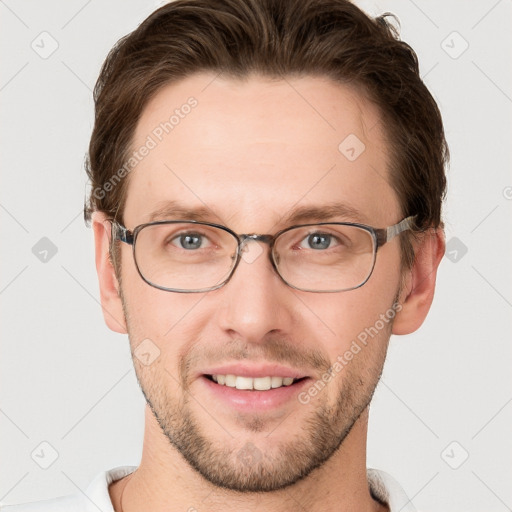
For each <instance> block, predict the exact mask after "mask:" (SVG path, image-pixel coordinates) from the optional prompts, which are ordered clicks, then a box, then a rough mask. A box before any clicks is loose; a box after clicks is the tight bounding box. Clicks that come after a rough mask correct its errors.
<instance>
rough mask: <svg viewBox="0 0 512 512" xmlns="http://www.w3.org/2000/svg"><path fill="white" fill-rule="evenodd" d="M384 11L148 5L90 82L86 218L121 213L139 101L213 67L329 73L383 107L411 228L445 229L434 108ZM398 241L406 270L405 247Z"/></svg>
mask: <svg viewBox="0 0 512 512" xmlns="http://www.w3.org/2000/svg"><path fill="white" fill-rule="evenodd" d="M389 16H390V15H389V14H384V15H382V16H379V17H377V18H375V19H373V18H371V17H369V16H368V15H367V14H365V13H364V12H363V11H362V10H361V9H359V8H358V7H356V6H355V5H354V4H352V3H351V2H350V1H348V0H294V1H288V0H175V1H173V2H170V3H168V4H166V5H164V6H163V7H161V8H159V9H158V10H156V11H155V12H154V13H153V14H151V15H150V16H149V17H148V18H147V19H146V20H145V21H144V22H143V23H142V24H141V25H140V26H139V27H138V28H137V29H136V30H135V31H133V32H132V33H130V34H128V35H127V36H125V37H123V38H122V39H121V40H119V41H118V42H117V44H116V45H115V46H114V48H113V49H112V50H111V51H110V53H109V55H108V56H107V59H106V60H105V63H104V64H103V67H102V69H101V73H100V76H99V78H98V81H97V83H96V87H95V89H94V100H95V105H96V116H95V124H94V129H93V132H92V136H91V141H90V146H89V154H88V157H87V159H86V170H87V174H88V176H89V179H90V182H91V186H92V191H91V194H90V196H89V198H88V201H87V203H86V205H85V208H84V214H85V219H86V220H90V216H91V213H92V212H93V211H95V210H99V211H103V212H105V213H107V214H108V215H109V216H111V217H112V218H114V217H115V218H116V219H118V220H120V221H122V217H123V209H124V204H125V194H126V189H127V185H128V179H129V175H128V174H127V173H126V172H123V173H122V178H123V179H120V177H121V174H120V173H119V172H118V171H119V170H120V169H124V170H125V171H126V168H125V167H124V166H125V162H126V160H127V158H128V157H129V152H130V149H131V143H132V139H133V135H134V132H135V129H136V125H137V122H138V120H139V118H140V117H141V114H142V112H143V110H144V107H145V106H146V105H147V103H148V101H149V100H150V99H151V98H152V97H153V96H154V95H155V94H156V93H157V92H158V91H159V90H160V89H161V88H162V87H163V86H164V85H168V84H170V83H172V82H176V81H178V80H179V79H182V78H185V77H187V76H189V75H191V74H193V73H195V72H201V71H213V72H216V73H223V74H224V75H227V76H228V77H233V78H243V77H247V76H248V75H249V74H250V73H258V74H261V75H263V76H268V77H273V78H279V77H282V76H306V75H315V76H326V77H329V78H331V79H333V80H334V81H337V82H339V83H342V84H351V85H354V86H355V87H357V88H358V90H360V91H361V92H363V93H364V94H366V96H367V97H368V98H369V99H371V100H372V101H373V102H375V103H376V104H377V105H378V107H379V109H380V112H381V115H382V119H383V122H384V126H385V133H386V135H387V138H388V139H389V140H388V143H389V145H390V146H389V147H390V151H389V154H390V159H391V162H390V169H389V172H390V185H391V186H392V187H393V189H394V190H395V191H396V193H397V196H398V199H399V203H400V207H401V210H402V214H403V216H408V215H417V219H416V232H421V231H424V230H426V229H428V228H431V227H434V228H437V227H439V226H442V221H441V207H442V201H443V199H444V195H445V188H446V177H445V165H446V163H447V162H448V157H449V152H448V146H447V143H446V140H445V136H444V130H443V123H442V119H441V114H440V112H439V109H438V107H437V104H436V102H435V100H434V98H433V97H432V95H431V94H430V92H429V91H428V89H427V87H426V86H425V84H424V83H423V81H422V80H421V77H420V74H419V68H418V60H417V56H416V53H415V52H414V51H413V49H412V48H411V47H410V46H409V45H408V44H406V43H405V42H403V41H400V40H399V37H398V34H397V31H396V29H395V28H394V26H393V25H392V24H390V23H389V22H388V18H389ZM116 172H117V173H118V174H117V175H116ZM125 175H126V177H125ZM116 180H117V181H119V184H117V182H116ZM402 242H404V243H403V244H402V247H403V249H404V250H403V251H402V264H403V265H404V266H405V267H410V266H411V265H412V262H413V261H414V251H412V246H411V244H410V242H409V239H408V238H407V237H403V238H402Z"/></svg>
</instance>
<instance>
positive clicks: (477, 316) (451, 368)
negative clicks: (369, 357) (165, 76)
mask: <svg viewBox="0 0 512 512" xmlns="http://www.w3.org/2000/svg"><path fill="white" fill-rule="evenodd" d="M358 3H359V4H360V5H361V6H362V7H363V8H365V9H366V10H367V11H369V12H371V13H372V14H378V13H382V12H384V11H391V12H394V13H395V14H397V15H398V16H399V18H400V20H401V24H402V32H401V33H402V38H403V39H404V40H405V41H407V42H408V43H410V44H411V45H412V47H413V48H414V49H415V50H416V51H417V53H418V56H419V60H420V64H421V70H422V74H423V76H424V79H425V81H426V83H427V85H428V86H429V87H430V89H431V91H432V92H433V94H434V96H435V98H436V99H437V101H438V102H439V105H440V108H441V111H442V113H443V117H444V120H445V126H446V132H447V137H448V141H449V144H450V149H451V153H452V161H451V167H450V170H449V195H448V199H447V203H446V207H445V221H446V234H447V240H448V241H449V249H448V251H447V254H446V257H445V258H444V259H443V261H442V263H441V267H440V270H439V276H438V285H437V291H436V297H435V300H434V305H433V307H432V310H431V312H430V315H429V317H428V319H427V320H426V322H425V323H424V325H423V326H422V328H421V329H420V330H419V331H418V332H417V333H415V334H413V335H410V336H406V337H393V338H392V341H391V346H390V350H389V357H388V361H387V365H386V368H385V372H384V375H383V379H382V381H381V383H380V384H379V386H378V389H377V392H376V395H375V398H374V402H373V406H372V408H371V419H370V429H369V446H368V466H369V467H375V468H379V469H383V470H385V471H387V472H389V473H390V474H391V475H393V476H394V477H395V478H396V479H397V480H398V481H399V482H400V483H401V485H402V486H403V487H404V489H405V491H406V492H407V494H408V496H409V497H410V498H411V499H412V500H413V502H414V504H415V506H416V507H417V508H418V509H419V510H425V511H426V510H428V511H431V512H436V511H439V512H441V511H447V510H451V511H467V512H469V511H482V510H486V511H487V512H489V511H496V512H502V511H506V510H511V509H512V487H511V485H510V482H511V481H512V480H511V477H512V474H511V473H512V472H511V464H510V462H511V460H512V458H511V455H512V436H511V435H510V428H511V426H512V403H511V401H512V387H511V386H510V380H511V379H510V373H511V372H510V361H511V358H510V356H511V351H512V349H511V344H510V332H511V325H510V324H511V323H510V319H511V308H512V286H511V270H510V261H511V252H512V251H511V237H510V228H511V219H512V215H511V209H512V200H511V199H512V176H511V173H510V168H511V152H510V145H511V141H512V137H511V123H510V113H511V104H512V98H511V97H512V86H511V76H510V62H511V35H510V34H511V30H510V19H512V17H511V14H512V13H511V11H512V3H511V1H510V0H501V1H495V0H492V1H464V2H463V1H451V2H443V1H441V0H437V1H428V2H427V1H419V0H417V1H416V2H413V1H404V0H402V1H400V2H399V1H391V0H386V1H380V2H377V1H366V2H358ZM159 5H160V2H150V1H146V2H144V1H138V2H136V1H133V0H132V1H121V0H117V1H109V2H99V1H98V0H89V1H85V0H72V1H67V2H57V1H55V0H54V1H47V2H38V1H34V0H33V1H24V2H22V1H19V0H18V1H15V0H5V1H0V16H1V17H0V19H1V24H2V26H1V31H0V34H1V36H0V37H1V42H2V44H1V62H2V65H1V77H0V99H1V116H2V123H1V126H0V130H1V141H2V142H1V144H2V148H1V152H2V161H1V163H2V171H1V172H2V186H1V188H0V219H1V236H2V238H1V240H2V254H1V274H0V307H1V318H2V338H1V343H2V346H1V359H0V365H1V366H0V378H1V384H2V385H1V396H0V439H1V447H0V450H1V451H0V461H1V462H0V501H1V502H3V503H5V504H10V503H19V502H24V501H31V500H36V499H45V498H51V497H54V496H57V495H62V494H69V493H73V492H80V491H79V490H84V489H85V488H86V487H87V485H88V483H89V482H90V480H91V479H92V478H93V477H94V476H95V475H96V474H97V473H98V472H99V471H101V470H106V469H109V468H112V467H115V466H118V465H123V464H134V465H136V464H138V462H139V457H140V453H141V447H142V433H143V405H144V403H143V399H142V395H141V393H140V390H139V388H138V385H137V382H136V379H135V375H134V371H133V369H132V363H131V359H130V355H129V350H128V342H127V338H126V337H125V336H120V335H117V334H114V333H112V332H110V331H109V330H108V329H107V328H106V326H105V325H104V323H103V318H102V315H101V310H100V307H99V304H98V300H99V293H98V284H97V279H96V274H95V268H94V260H93V238H92V232H91V230H90V229H87V228H86V227H85V226H84V223H83V220H82V204H83V200H84V194H85V191H86V180H85V174H84V172H83V158H84V154H85V152H86V149H87V144H88V138H89V136H90V132H91V129H92V120H93V103H92V95H91V89H92V87H93V85H94V82H95V80H96V77H97V74H98V72H99V68H100V66H101V63H102V62H103V59H104V57H105V56H106V54H107V52H108V50H109V49H110V48H111V47H112V45H113V44H114V43H115V42H116V41H117V40H118V39H119V38H120V37H121V36H122V35H124V34H126V33H127V32H129V31H131V30H133V29H134V28H135V27H136V26H137V24H138V23H140V22H141V21H142V20H143V19H144V18H145V17H146V16H147V15H148V14H149V13H150V12H151V11H152V10H153V9H154V8H155V7H157V6H159ZM45 31H46V32H48V33H49V34H50V36H48V35H44V34H43V35H40V34H41V33H42V32H45ZM453 32H457V34H453ZM53 41H56V42H57V43H58V48H57V49H56V50H55V51H54V53H53V54H51V55H49V56H48V55H46V54H44V53H45V52H49V51H50V50H51V49H52V45H55V43H54V42H53ZM466 44H467V45H468V47H467V49H466V50H465V51H464V52H462V50H464V48H465V46H466ZM41 53H43V54H44V55H43V56H41ZM43 57H46V58H43ZM43 237H46V238H47V239H49V241H51V243H49V242H48V240H43V241H41V239H42V238H43ZM34 247H35V248H34ZM44 250H47V251H48V252H47V253H44ZM55 250H56V252H55ZM465 251H467V252H465ZM54 252H55V254H54ZM41 259H43V261H41ZM44 260H45V261H44ZM42 442H46V443H49V444H50V445H51V446H48V445H47V444H43V445H41V443H42ZM55 457H57V458H56V460H55V461H53V459H55ZM466 457H467V460H465V458H466ZM51 462H53V463H52V464H51V465H50V466H49V467H48V468H47V469H43V467H41V466H46V465H49V464H50V463H51ZM454 468H456V469H454Z"/></svg>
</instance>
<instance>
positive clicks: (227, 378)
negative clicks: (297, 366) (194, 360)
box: [203, 374, 308, 391]
mask: <svg viewBox="0 0 512 512" xmlns="http://www.w3.org/2000/svg"><path fill="white" fill-rule="evenodd" d="M203 377H205V378H206V379H208V380H210V381H211V382H215V383H216V384H218V385H219V386H226V387H229V388H235V389H238V390H240V391H270V390H273V389H279V388H281V387H284V386H286V387H288V386H293V385H294V384H296V383H298V382H301V381H303V380H305V379H307V378H308V377H301V378H298V379H294V378H292V377H280V376H267V377H244V376H241V375H233V374H227V375H222V374H217V375H208V374H205V375H203Z"/></svg>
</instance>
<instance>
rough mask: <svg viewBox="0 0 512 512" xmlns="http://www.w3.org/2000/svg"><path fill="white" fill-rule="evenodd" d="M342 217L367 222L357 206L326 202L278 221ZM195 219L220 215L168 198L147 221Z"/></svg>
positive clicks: (300, 208)
mask: <svg viewBox="0 0 512 512" xmlns="http://www.w3.org/2000/svg"><path fill="white" fill-rule="evenodd" d="M340 218H341V219H343V220H345V221H350V222H360V223H364V222H367V219H366V217H365V215H363V214H362V212H360V211H359V210H358V209H357V208H354V207H353V206H350V205H348V204H346V203H338V202H334V203H327V204H325V205H320V206H319V205H305V206H298V207H295V208H293V209H292V210H291V211H289V212H288V213H287V214H285V216H284V217H283V218H282V219H281V220H280V221H279V224H284V225H292V224H300V223H307V222H310V221H313V222H325V221H329V220H332V221H334V219H340ZM166 219H175V220H196V221H203V222H215V221H217V223H218V221H219V220H220V217H219V216H218V215H216V214H215V212H214V211H213V210H212V209H210V208H208V207H206V206H199V207H195V208H192V207H187V206H186V205H185V204H182V203H180V202H179V201H175V200H170V201H165V202H163V203H159V205H158V206H157V208H156V209H155V210H153V211H152V212H151V213H150V214H149V222H153V221H156V220H166Z"/></svg>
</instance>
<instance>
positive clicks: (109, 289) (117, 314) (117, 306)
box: [92, 212, 128, 334]
mask: <svg viewBox="0 0 512 512" xmlns="http://www.w3.org/2000/svg"><path fill="white" fill-rule="evenodd" d="M92 228H93V232H94V245H95V253H96V271H97V273H98V280H99V285H100V299H101V307H102V310H103V317H104V319H105V323H106V324H107V326H108V327H109V329H111V330H112V331H115V332H119V333H121V334H126V333H127V332H128V331H127V329H126V319H125V317H124V311H123V304H122V302H121V296H120V293H119V283H118V281H117V277H116V275H115V271H114V266H113V265H112V262H111V261H110V256H109V246H110V237H111V225H110V222H109V221H108V220H107V216H106V215H105V214H104V213H103V212H94V213H93V214H92Z"/></svg>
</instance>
